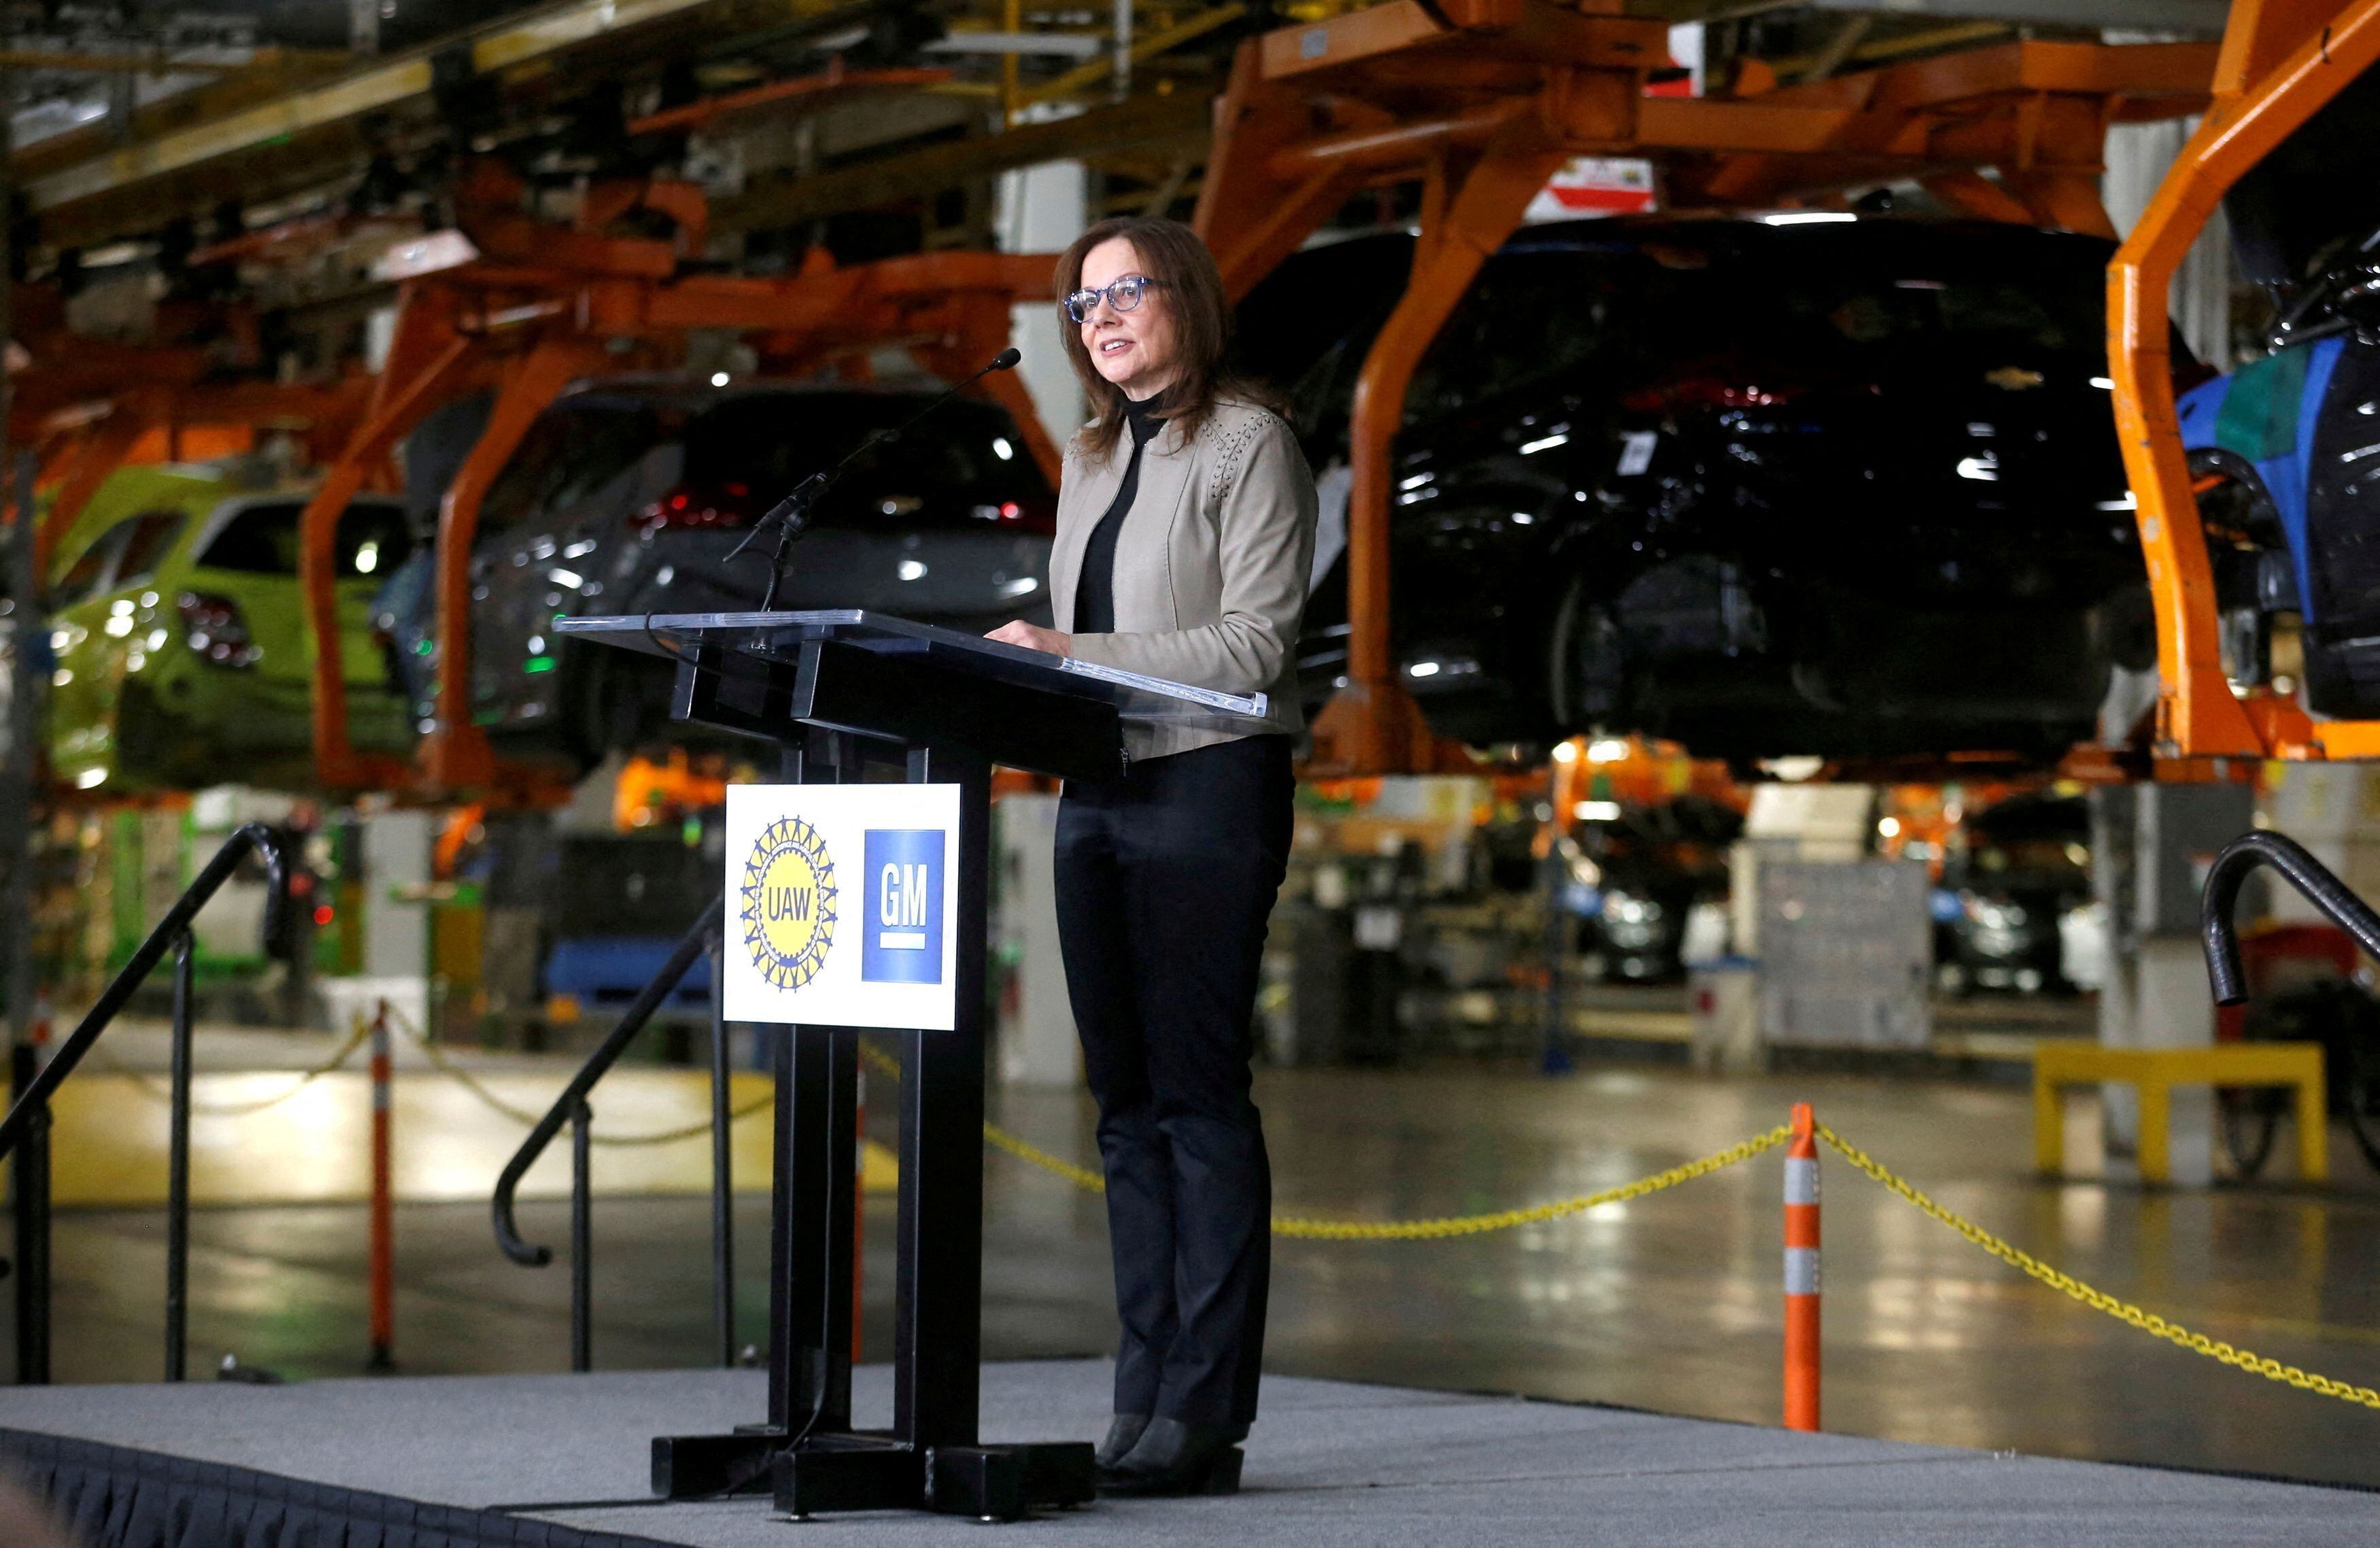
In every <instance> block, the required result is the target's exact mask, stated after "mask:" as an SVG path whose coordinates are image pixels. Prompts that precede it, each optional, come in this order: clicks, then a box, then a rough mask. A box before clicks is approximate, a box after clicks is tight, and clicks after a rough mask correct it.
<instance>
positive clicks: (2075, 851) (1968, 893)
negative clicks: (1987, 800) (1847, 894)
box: [1934, 795, 2091, 993]
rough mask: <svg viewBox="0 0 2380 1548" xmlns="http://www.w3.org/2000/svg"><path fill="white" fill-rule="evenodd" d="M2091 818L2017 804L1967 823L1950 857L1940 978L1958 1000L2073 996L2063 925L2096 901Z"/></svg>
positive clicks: (2017, 800)
mask: <svg viewBox="0 0 2380 1548" xmlns="http://www.w3.org/2000/svg"><path fill="white" fill-rule="evenodd" d="M2090 844H2091V810H2090V806H2089V803H2088V802H2086V801H2084V800H2083V798H2082V797H2080V796H2056V795H2039V796H2015V797H2011V798H2009V799H2007V800H2004V801H2001V802H1999V803H1998V805H1996V806H1992V807H1989V808H1986V809H1985V811H1981V812H1979V813H1977V814H1976V815H1975V816H1973V817H1971V818H1969V819H1968V820H1967V821H1966V822H1965V823H1962V824H1961V827H1960V829H1959V831H1958V832H1957V833H1956V834H1954V835H1952V839H1951V842H1950V845H1949V851H1948V853H1946V854H1945V855H1944V857H1943V864H1942V883H1941V886H1940V887H1939V888H1938V889H1937V892H1936V895H1935V898H1936V902H1935V909H1934V912H1935V932H1934V969H1935V976H1936V980H1937V982H1938V983H1939V984H1940V985H1941V987H1943V988H1944V989H1946V990H1949V992H1951V993H1969V992H1971V991H1973V990H1978V989H1996V990H2014V991H2017V992H2020V993H2037V992H2040V991H2044V990H2049V991H2070V990H2072V989H2073V988H2074V987H2075V985H2074V983H2073V981H2072V977H2071V975H2070V973H2069V972H2068V971H2067V963H2066V960H2065V944H2064V943H2065V936H2064V930H2063V925H2064V921H2065V919H2066V915H2067V912H2068V911H2069V910H2070V909H2072V908H2079V907H2080V906H2082V905H2083V904H2085V903H2088V902H2090V901H2091V852H2090Z"/></svg>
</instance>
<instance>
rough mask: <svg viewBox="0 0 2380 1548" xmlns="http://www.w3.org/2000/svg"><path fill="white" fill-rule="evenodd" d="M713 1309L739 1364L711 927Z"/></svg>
mask: <svg viewBox="0 0 2380 1548" xmlns="http://www.w3.org/2000/svg"><path fill="white" fill-rule="evenodd" d="M726 990H727V974H726V962H725V942H724V941H723V939H722V936H721V934H720V932H719V930H718V929H717V928H716V927H715V926H714V927H713V929H712V930H711V932H710V1312H711V1318H712V1320H713V1321H714V1322H715V1323H717V1325H718V1334H719V1364H720V1368H721V1369H722V1370H728V1371H732V1370H734V1369H735V1136H734V1135H733V1134H732V1133H731V1132H730V1124H731V1121H732V1115H731V1113H730V1111H729V1108H730V1105H731V1103H730V1102H729V1100H728V1098H729V1092H728V1077H729V1075H730V1073H731V1066H730V1064H729V1062H728V1056H727V999H726Z"/></svg>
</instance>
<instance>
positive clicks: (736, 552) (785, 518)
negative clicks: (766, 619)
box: [727, 349, 1025, 613]
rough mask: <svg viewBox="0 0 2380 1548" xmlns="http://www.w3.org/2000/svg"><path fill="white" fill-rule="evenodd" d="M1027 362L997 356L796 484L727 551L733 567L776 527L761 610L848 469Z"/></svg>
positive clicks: (1008, 354)
mask: <svg viewBox="0 0 2380 1548" xmlns="http://www.w3.org/2000/svg"><path fill="white" fill-rule="evenodd" d="M1024 358H1025V357H1024V356H1023V355H1021V354H1020V353H1018V352H1017V351H1016V350H1014V349H1003V350H1002V351H1001V352H1000V353H999V354H997V355H995V356H993V357H992V360H991V363H990V365H988V366H985V367H984V368H983V369H982V370H981V371H978V372H976V373H975V374H974V375H973V376H970V377H968V378H967V379H966V380H965V381H964V382H961V383H959V384H957V385H956V386H954V387H953V388H951V389H950V390H949V391H948V392H945V393H944V394H942V395H941V396H940V397H938V398H936V399H934V401H933V402H931V403H929V404H927V405H926V406H925V407H924V408H920V409H918V410H917V412H916V413H915V414H912V415H910V416H909V417H908V418H907V419H906V420H904V421H902V422H901V423H899V424H897V425H894V426H892V428H891V429H889V430H880V431H877V432H875V433H872V434H870V435H869V436H868V438H867V439H866V440H864V441H862V442H860V443H859V445H856V446H854V447H852V448H851V450H850V451H849V452H848V453H847V454H845V455H844V459H843V460H842V461H840V462H838V463H836V464H835V465H834V466H833V467H832V468H829V469H826V470H825V471H824V472H820V473H812V474H811V475H810V476H809V477H808V478H806V479H804V480H803V481H801V482H799V483H797V484H795V485H794V487H793V490H792V492H791V493H790V494H787V495H786V496H785V497H784V498H783V499H782V500H780V501H778V502H777V503H776V504H775V505H773V506H770V507H769V510H768V513H767V514H766V515H764V516H762V517H761V518H760V519H759V520H758V521H756V522H754V523H753V524H752V530H751V531H749V532H747V533H746V534H745V537H744V541H743V542H739V543H737V544H736V545H735V547H734V548H732V549H730V550H728V553H727V562H728V563H730V564H733V563H734V562H735V561H736V560H737V559H740V558H742V557H743V556H744V552H745V550H747V549H748V548H750V547H751V546H752V545H753V544H754V543H756V542H759V541H760V534H761V533H763V532H766V531H769V530H771V529H774V530H775V531H776V534H777V544H776V548H775V550H774V551H773V552H772V553H771V555H770V556H769V586H768V590H767V591H763V592H762V593H761V596H760V611H761V612H763V613H772V612H774V611H776V606H777V588H778V586H779V585H780V584H782V583H783V580H784V579H785V558H786V555H787V554H788V553H789V552H790V551H791V550H792V548H793V546H794V544H795V543H796V542H799V541H801V536H802V534H803V533H804V532H806V531H807V530H809V525H810V514H811V511H812V509H813V508H814V507H815V506H817V505H818V503H819V501H820V499H822V498H824V497H825V495H826V493H827V491H828V490H831V489H832V488H833V487H834V486H835V483H836V481H838V480H840V479H841V478H842V477H843V475H844V471H845V470H846V469H849V468H850V467H851V465H852V464H853V463H855V462H856V461H858V460H859V459H860V458H861V457H865V456H867V455H868V453H869V452H872V451H874V450H875V449H876V448H877V447H879V446H882V445H890V444H891V443H892V442H894V441H898V440H899V439H901V437H902V435H903V434H904V433H906V432H908V431H910V430H912V429H914V428H916V426H917V421H920V420H922V419H924V418H925V417H926V416H927V415H929V414H930V413H932V412H933V411H934V410H935V409H937V408H941V406H942V405H943V404H945V403H948V402H949V401H950V400H951V399H953V398H954V397H956V396H959V394H961V393H963V392H965V390H966V389H967V388H969V387H972V386H974V385H975V384H977V382H980V381H982V380H983V379H984V378H985V377H987V376H989V375H990V374H991V373H992V372H995V371H1006V370H1008V369H1009V368H1011V367H1012V366H1014V365H1015V364H1016V362H1017V361H1018V360H1023V359H1024Z"/></svg>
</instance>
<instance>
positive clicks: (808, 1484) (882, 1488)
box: [653, 1425, 1239, 1521]
mask: <svg viewBox="0 0 2380 1548" xmlns="http://www.w3.org/2000/svg"><path fill="white" fill-rule="evenodd" d="M785 1440H786V1437H785V1432H783V1431H782V1430H771V1429H767V1428H764V1427H761V1426H758V1425H754V1426H749V1427H747V1428H745V1429H742V1430H738V1431H736V1432H735V1433H733V1434H727V1435H657V1436H655V1437H654V1438H653V1493H656V1494H658V1495H660V1496H661V1497H662V1498H663V1499H666V1500H695V1499H717V1498H720V1497H722V1496H725V1495H730V1494H759V1493H771V1494H773V1495H774V1497H775V1500H776V1506H777V1508H778V1509H779V1510H780V1511H783V1513H784V1514H786V1515H788V1516H793V1517H797V1518H799V1517H809V1516H815V1515H818V1514H820V1513H821V1512H825V1511H835V1510H930V1511H934V1512H936V1513H938V1514H941V1515H944V1516H973V1517H977V1518H981V1519H984V1520H992V1521H1013V1520H1015V1519H1016V1518H1019V1517H1021V1516H1025V1515H1026V1514H1028V1513H1029V1512H1032V1511H1035V1510H1055V1509H1061V1508H1063V1507H1065V1506H1069V1505H1088V1504H1089V1503H1090V1502H1091V1500H1092V1498H1093V1497H1094V1496H1095V1495H1096V1494H1097V1493H1098V1488H1097V1471H1098V1469H1097V1464H1096V1461H1095V1457H1096V1451H1095V1448H1094V1447H1093V1446H1092V1445H1091V1443H1089V1442H1088V1441H1055V1442H1050V1443H1047V1444H1038V1445H957V1446H929V1447H927V1448H926V1449H925V1450H924V1451H923V1452H920V1451H919V1450H918V1449H917V1447H915V1446H912V1445H906V1444H903V1443H902V1442H900V1441H897V1440H895V1439H893V1438H892V1436H891V1435H889V1434H882V1433H875V1432H866V1431H862V1432H854V1433H839V1434H832V1435H814V1436H812V1437H810V1438H809V1439H808V1440H807V1441H804V1442H803V1443H802V1444H801V1446H800V1448H799V1449H797V1450H790V1451H789V1450H787V1449H786V1445H785ZM1234 1463H1235V1465H1234V1466H1233V1468H1232V1469H1231V1472H1232V1484H1233V1488H1234V1489H1235V1488H1236V1487H1237V1486H1238V1483H1239V1469H1238V1467H1237V1466H1236V1454H1235V1457H1234ZM1215 1492H1216V1493H1228V1492H1229V1491H1225V1490H1218V1491H1215Z"/></svg>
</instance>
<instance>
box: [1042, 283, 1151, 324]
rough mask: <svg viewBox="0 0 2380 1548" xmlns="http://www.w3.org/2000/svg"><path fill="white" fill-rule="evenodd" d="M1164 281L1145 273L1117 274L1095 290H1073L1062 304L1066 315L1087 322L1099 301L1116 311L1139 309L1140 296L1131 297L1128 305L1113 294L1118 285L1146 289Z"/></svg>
mask: <svg viewBox="0 0 2380 1548" xmlns="http://www.w3.org/2000/svg"><path fill="white" fill-rule="evenodd" d="M1164 283H1165V282H1164V281H1163V280H1158V279H1151V278H1149V277H1148V276H1147V274H1118V275H1117V276H1116V277H1115V278H1114V279H1112V280H1111V281H1109V282H1108V283H1107V284H1105V285H1102V286H1099V288H1098V289H1097V290H1077V291H1075V292H1074V293H1073V294H1071V295H1069V296H1068V297H1067V298H1066V299H1065V300H1064V302H1063V303H1062V304H1063V305H1064V307H1065V309H1066V315H1067V316H1069V317H1071V318H1073V319H1074V320H1075V322H1077V323H1087V322H1089V321H1090V317H1091V313H1093V312H1095V311H1099V303H1100V302H1101V301H1106V302H1107V303H1108V304H1109V305H1111V306H1112V307H1114V308H1115V309H1116V310H1117V311H1139V310H1140V298H1139V297H1138V296H1135V297H1134V298H1133V299H1132V303H1131V304H1130V305H1129V306H1127V305H1125V304H1124V302H1123V299H1122V298H1120V297H1118V296H1117V295H1116V294H1115V291H1116V289H1117V288H1118V287H1119V286H1126V285H1129V286H1134V287H1135V288H1136V289H1138V290H1142V291H1146V290H1147V289H1148V287H1149V286H1153V285H1162V284H1164Z"/></svg>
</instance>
